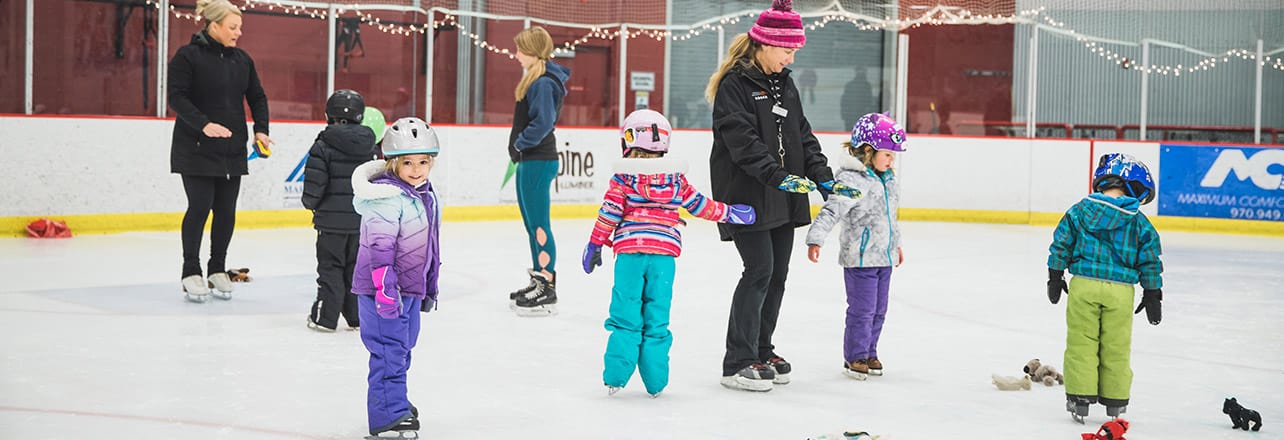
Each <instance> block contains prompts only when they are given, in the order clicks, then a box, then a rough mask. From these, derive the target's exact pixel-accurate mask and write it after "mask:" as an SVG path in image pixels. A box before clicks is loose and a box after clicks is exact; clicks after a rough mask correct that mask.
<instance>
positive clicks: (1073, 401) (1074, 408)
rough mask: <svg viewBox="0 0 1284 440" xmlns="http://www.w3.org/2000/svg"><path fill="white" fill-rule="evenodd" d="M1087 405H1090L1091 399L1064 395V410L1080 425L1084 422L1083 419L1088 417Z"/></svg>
mask: <svg viewBox="0 0 1284 440" xmlns="http://www.w3.org/2000/svg"><path fill="white" fill-rule="evenodd" d="M1088 405H1092V400H1091V399H1088V398H1085V397H1071V396H1066V411H1069V412H1070V418H1071V419H1074V421H1075V422H1076V423H1078V424H1080V425H1082V424H1084V421H1083V420H1084V419H1085V418H1087V417H1088Z"/></svg>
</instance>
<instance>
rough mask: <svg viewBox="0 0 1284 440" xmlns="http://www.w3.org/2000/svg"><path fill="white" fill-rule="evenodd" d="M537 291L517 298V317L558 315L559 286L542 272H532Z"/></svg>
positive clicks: (515, 309)
mask: <svg viewBox="0 0 1284 440" xmlns="http://www.w3.org/2000/svg"><path fill="white" fill-rule="evenodd" d="M530 274H531V281H533V282H534V283H535V289H534V290H531V291H529V292H526V293H525V294H523V295H519V296H518V297H517V303H516V306H515V308H514V309H513V310H514V311H516V312H517V316H525V317H541V316H552V315H556V314H557V286H556V285H555V284H554V283H553V282H552V281H550V280H549V279H548V278H545V276H544V274H543V273H542V272H536V271H533V270H532V271H530Z"/></svg>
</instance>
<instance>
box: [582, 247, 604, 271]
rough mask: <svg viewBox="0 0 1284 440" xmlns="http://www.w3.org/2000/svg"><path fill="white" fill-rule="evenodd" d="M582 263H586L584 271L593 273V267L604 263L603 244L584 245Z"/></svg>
mask: <svg viewBox="0 0 1284 440" xmlns="http://www.w3.org/2000/svg"><path fill="white" fill-rule="evenodd" d="M580 263H582V264H583V265H584V273H593V268H595V267H598V266H601V265H602V245H600V244H593V243H589V244H588V245H586V246H584V255H582V256H581V257H580Z"/></svg>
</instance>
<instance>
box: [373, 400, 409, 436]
mask: <svg viewBox="0 0 1284 440" xmlns="http://www.w3.org/2000/svg"><path fill="white" fill-rule="evenodd" d="M412 408H413V407H412ZM370 434H371V435H369V436H366V440H382V439H406V438H419V418H418V417H415V416H413V415H410V416H406V418H405V420H402V421H401V422H399V423H397V424H395V425H392V426H391V427H389V428H388V429H386V430H384V431H379V432H374V431H373V430H372V431H371V432H370Z"/></svg>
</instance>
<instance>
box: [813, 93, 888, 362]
mask: <svg viewBox="0 0 1284 440" xmlns="http://www.w3.org/2000/svg"><path fill="white" fill-rule="evenodd" d="M904 142H905V130H904V129H902V128H901V126H900V124H898V123H896V121H894V120H892V118H890V117H887V116H886V115H883V114H879V113H870V114H868V115H865V116H862V117H861V118H860V119H859V120H857V121H856V126H855V127H852V137H851V142H844V143H843V146H844V147H845V149H846V150H847V153H848V155H849V156H848V157H846V158H844V159H846V160H845V161H844V163H843V164H842V167H841V168H840V169H839V171H838V173H837V174H836V175H835V178H836V179H837V181H838V182H839V183H842V184H844V185H847V186H849V187H852V188H856V189H858V190H860V192H861V196H860V197H859V198H850V197H843V196H837V195H835V196H830V197H829V200H828V201H826V202H825V206H824V208H822V209H821V211H820V213H819V214H817V215H816V220H815V221H813V222H812V224H811V228H810V229H808V230H807V258H808V259H810V260H811V261H812V262H813V263H815V262H817V261H818V260H819V259H820V246H821V245H822V244H824V243H825V236H827V235H829V231H830V230H832V229H833V228H834V226H835V225H837V224H841V225H842V233H841V236H840V238H839V243H840V244H841V248H840V251H839V252H840V253H839V255H838V264H840V265H842V266H843V278H844V280H845V284H846V286H847V328H846V331H845V332H844V335H843V356H844V357H845V361H844V362H843V368H844V373H845V374H847V375H848V376H850V377H852V378H855V379H858V380H864V379H865V378H866V377H867V376H868V375H874V376H881V375H883V363H882V362H880V361H879V360H878V337H879V335H880V334H882V331H883V319H884V317H885V316H886V315H887V290H888V286H889V284H890V282H891V278H892V267H893V266H899V265H900V264H901V261H903V260H904V257H903V256H902V254H901V245H900V243H901V231H900V224H899V223H898V222H897V220H896V210H897V209H898V208H899V207H900V185H899V183H898V182H897V181H896V176H895V173H894V172H893V171H892V161H893V160H894V159H895V152H900V151H905V148H904Z"/></svg>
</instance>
